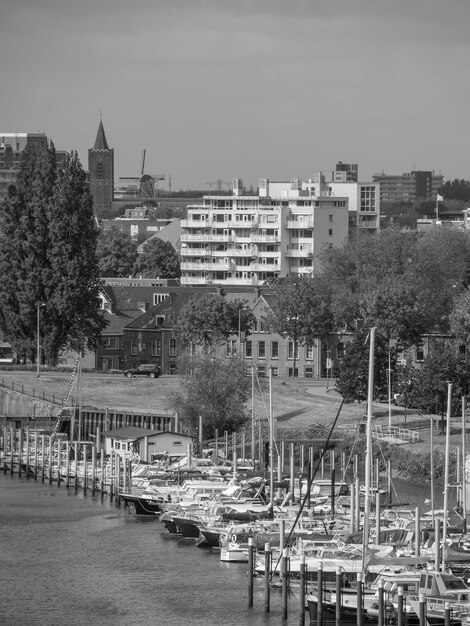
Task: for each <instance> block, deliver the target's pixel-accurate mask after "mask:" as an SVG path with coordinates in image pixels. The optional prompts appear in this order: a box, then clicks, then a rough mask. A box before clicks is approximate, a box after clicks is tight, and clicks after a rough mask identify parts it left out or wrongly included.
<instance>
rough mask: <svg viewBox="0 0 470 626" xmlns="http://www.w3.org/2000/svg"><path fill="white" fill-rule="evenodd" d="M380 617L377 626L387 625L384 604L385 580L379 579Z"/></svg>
mask: <svg viewBox="0 0 470 626" xmlns="http://www.w3.org/2000/svg"><path fill="white" fill-rule="evenodd" d="M378 596H379V616H378V623H377V626H384V623H385V602H384V581H383V578H380V579H379V588H378Z"/></svg>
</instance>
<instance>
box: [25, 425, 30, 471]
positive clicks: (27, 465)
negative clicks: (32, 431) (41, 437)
mask: <svg viewBox="0 0 470 626" xmlns="http://www.w3.org/2000/svg"><path fill="white" fill-rule="evenodd" d="M25 440H26V478H29V469H30V468H29V465H30V459H29V457H30V453H29V442H30V435H29V426H26V433H25Z"/></svg>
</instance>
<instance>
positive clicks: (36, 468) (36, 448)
mask: <svg viewBox="0 0 470 626" xmlns="http://www.w3.org/2000/svg"><path fill="white" fill-rule="evenodd" d="M37 479H38V434H37V433H34V480H35V481H37Z"/></svg>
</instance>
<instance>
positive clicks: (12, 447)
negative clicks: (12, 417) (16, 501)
mask: <svg viewBox="0 0 470 626" xmlns="http://www.w3.org/2000/svg"><path fill="white" fill-rule="evenodd" d="M15 439H16V433H15V429H14V428H13V426H12V427H11V429H10V474H11V476H13V463H14V456H15Z"/></svg>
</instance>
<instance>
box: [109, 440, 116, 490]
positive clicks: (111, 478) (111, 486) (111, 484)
mask: <svg viewBox="0 0 470 626" xmlns="http://www.w3.org/2000/svg"><path fill="white" fill-rule="evenodd" d="M115 454H116V453H115V452H114V450H111V456H110V459H109V501H110V502H112V501H113V496H114V466H115V463H114V457H115Z"/></svg>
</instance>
